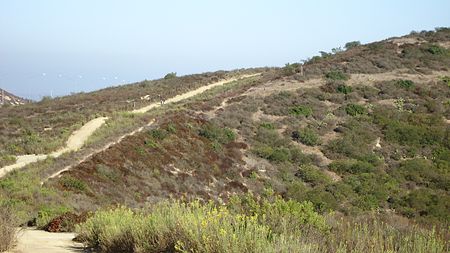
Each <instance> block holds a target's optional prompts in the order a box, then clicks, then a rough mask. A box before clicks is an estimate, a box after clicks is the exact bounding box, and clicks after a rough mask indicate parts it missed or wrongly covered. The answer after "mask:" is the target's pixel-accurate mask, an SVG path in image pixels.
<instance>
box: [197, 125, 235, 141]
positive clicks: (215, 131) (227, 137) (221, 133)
mask: <svg viewBox="0 0 450 253" xmlns="http://www.w3.org/2000/svg"><path fill="white" fill-rule="evenodd" d="M198 134H199V135H200V136H203V137H205V138H207V139H209V140H211V141H218V142H219V143H220V144H227V143H229V142H232V141H234V140H235V139H236V134H235V133H234V132H233V130H231V129H229V128H220V127H218V126H215V125H212V124H207V125H204V126H203V127H202V128H201V129H200V130H199V131H198Z"/></svg>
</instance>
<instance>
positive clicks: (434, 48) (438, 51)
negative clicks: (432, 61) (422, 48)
mask: <svg viewBox="0 0 450 253" xmlns="http://www.w3.org/2000/svg"><path fill="white" fill-rule="evenodd" d="M427 52H428V53H430V54H434V55H444V54H446V53H447V49H445V48H443V47H440V46H438V45H430V46H429V47H428V48H427Z"/></svg>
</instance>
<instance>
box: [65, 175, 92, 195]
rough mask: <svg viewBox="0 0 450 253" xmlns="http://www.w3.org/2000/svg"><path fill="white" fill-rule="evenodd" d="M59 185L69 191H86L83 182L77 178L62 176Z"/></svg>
mask: <svg viewBox="0 0 450 253" xmlns="http://www.w3.org/2000/svg"><path fill="white" fill-rule="evenodd" d="M60 183H61V185H62V186H63V187H64V188H66V189H68V190H71V191H80V192H84V191H86V190H87V188H88V187H87V185H86V183H84V182H83V181H81V180H80V179H78V178H74V177H72V176H64V177H62V178H61V179H60Z"/></svg>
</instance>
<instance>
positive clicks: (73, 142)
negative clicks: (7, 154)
mask: <svg viewBox="0 0 450 253" xmlns="http://www.w3.org/2000/svg"><path fill="white" fill-rule="evenodd" d="M107 119H108V118H106V117H99V118H95V119H93V120H91V121H89V122H88V123H86V124H84V125H83V126H82V127H81V128H80V129H78V130H76V131H75V132H73V133H72V135H71V136H70V137H69V139H68V140H67V142H66V146H65V147H64V148H61V149H59V150H57V151H55V152H52V153H50V154H39V155H38V154H32V155H22V156H17V157H16V158H17V161H16V163H15V164H12V165H8V166H5V167H3V168H0V178H2V177H4V176H5V175H6V174H8V173H9V172H11V171H13V170H16V169H20V168H22V167H24V166H26V165H28V164H30V163H34V162H38V161H41V160H45V159H47V157H50V156H51V157H58V156H60V155H62V154H64V153H66V152H70V151H76V150H78V149H80V148H81V147H82V146H83V144H84V142H85V141H86V140H87V139H88V138H89V136H91V135H92V134H93V133H94V131H95V130H97V129H98V128H99V127H101V126H102V125H103V124H104V123H105V121H106V120H107Z"/></svg>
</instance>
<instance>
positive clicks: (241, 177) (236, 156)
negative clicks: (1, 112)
mask: <svg viewBox="0 0 450 253" xmlns="http://www.w3.org/2000/svg"><path fill="white" fill-rule="evenodd" d="M449 32H450V30H449V29H439V30H438V31H437V32H420V33H416V34H413V35H410V36H409V37H407V38H408V40H402V39H403V38H393V39H389V40H386V41H382V42H376V43H371V44H368V45H360V44H359V43H351V44H349V45H346V49H348V50H345V51H343V50H342V49H341V48H339V47H337V48H336V49H335V50H333V52H332V53H326V52H324V53H323V56H321V57H319V56H318V57H315V58H313V59H310V60H307V61H305V62H304V63H303V64H301V65H300V64H295V63H294V64H287V65H286V66H284V67H283V68H279V69H265V71H264V73H263V75H262V76H260V77H255V78H250V79H248V80H240V81H236V82H234V83H233V84H230V85H227V87H218V88H217V89H214V90H211V91H209V92H206V93H204V94H202V95H201V96H198V97H196V98H192V99H190V100H189V101H185V102H183V103H180V104H178V105H170V107H169V106H167V107H164V108H160V109H158V111H157V112H153V113H154V114H152V113H147V114H143V115H139V116H137V115H130V114H127V113H125V112H114V113H111V114H108V115H109V116H110V121H108V122H107V125H106V126H105V127H102V129H100V131H98V132H97V133H96V134H95V135H94V136H93V137H92V138H91V140H90V141H89V143H88V147H87V148H90V147H91V146H92V147H93V146H95V144H96V143H99V142H102V143H103V144H105V143H107V142H108V141H113V140H114V139H108V138H109V136H111V135H115V136H117V135H119V133H120V134H125V133H127V132H130V131H132V130H134V129H136V128H138V127H139V126H143V125H145V124H147V123H148V122H149V120H150V119H153V118H156V123H155V124H154V125H152V126H150V127H144V129H143V131H142V132H139V133H136V134H135V135H132V136H128V137H125V138H124V139H123V140H122V141H121V142H120V143H119V144H116V145H113V146H111V147H109V148H108V149H106V150H103V151H102V152H100V153H96V154H95V155H93V156H92V157H90V158H88V159H86V160H85V161H84V162H82V163H80V164H79V165H76V166H75V167H73V168H72V169H71V170H69V171H67V172H65V173H63V175H62V176H61V177H59V178H54V179H51V180H49V181H46V182H45V183H44V184H43V186H42V187H41V186H40V181H41V179H43V178H45V177H46V176H48V175H49V174H51V173H52V172H54V171H56V170H57V169H60V168H63V167H65V166H66V165H67V163H70V162H69V160H71V161H73V160H75V158H80V157H83V156H82V154H88V153H89V152H88V151H85V152H86V153H82V152H84V151H83V150H81V151H79V152H76V153H73V154H66V155H65V156H63V157H61V158H58V159H47V160H45V161H42V162H40V163H37V164H36V165H34V166H29V167H27V168H25V169H23V170H21V171H16V172H13V173H11V174H9V175H8V176H7V177H5V178H4V179H2V180H1V181H0V206H1V207H4V206H8V207H10V208H12V209H13V210H14V211H15V212H16V213H17V216H18V218H19V220H20V221H21V223H24V222H26V221H27V219H32V218H37V220H36V222H37V223H38V224H39V226H44V224H45V223H47V222H49V221H50V220H51V219H52V217H54V216H60V215H61V214H64V213H67V211H69V212H82V211H89V210H96V209H99V208H100V210H101V211H99V212H97V213H95V214H94V216H93V217H91V218H90V219H89V220H88V221H87V222H86V223H85V224H83V225H80V227H79V231H80V232H81V235H82V236H81V237H80V239H83V240H84V241H85V242H86V243H87V244H88V245H90V246H94V247H98V248H99V249H101V250H103V251H106V252H108V251H109V252H114V251H120V250H123V251H125V252H133V251H139V250H141V251H152V250H159V251H169V252H170V251H172V252H173V251H189V252H191V251H195V252H207V251H211V249H212V248H215V249H216V251H215V252H235V251H239V252H241V251H246V250H247V251H249V252H252V251H253V252H256V251H260V252H283V251H287V252H302V251H306V252H448V251H449V242H448V238H449V235H448V226H449V222H448V221H449V220H450V216H449V215H450V212H449V210H450V206H449V203H450V194H449V182H450V174H449V171H450V169H449V168H450V139H449V138H450V137H449V136H450V128H449V124H448V122H449V119H450V101H449V99H448V98H449V97H450V89H449V84H448V76H449V75H450V74H449V69H448V66H450V58H449V57H448V54H447V52H448V49H446V48H445V45H447V44H448V41H450V33H449ZM405 41H406V42H405ZM419 41H420V43H419ZM300 67H303V71H304V73H303V75H301V74H300V72H301V71H300ZM355 74H358V75H355ZM213 78H214V77H210V78H207V79H208V81H212V79H213ZM201 80H204V79H201ZM175 81H176V82H175ZM178 81H180V78H179V77H175V78H173V79H167V80H166V79H164V80H160V81H158V82H162V83H165V84H167V85H168V84H169V83H171V84H173V85H175V86H176V87H179V86H177V85H178V84H181V83H179V82H178ZM158 82H156V83H158ZM172 82H174V83H172ZM202 82H203V81H202ZM186 83H190V82H186ZM198 85H200V84H198ZM156 86H158V85H156ZM156 86H155V87H156ZM195 86H197V84H195ZM145 87H147V86H145ZM152 87H153V86H152ZM158 87H160V88H161V89H159V88H158V89H159V90H158V91H160V90H162V89H163V87H165V89H167V87H168V86H164V85H161V86H158ZM141 88H143V89H144V87H141ZM153 88H154V87H153ZM123 89H124V88H123ZM183 89H185V88H183ZM186 89H187V88H186ZM133 90H134V89H133ZM81 95H82V94H80V96H81ZM135 95H136V94H135ZM68 99H69V100H70V98H68ZM42 103H44V102H42ZM45 103H50V104H51V105H54V104H52V103H53V100H52V101H45ZM102 106H103V105H102V103H100V107H101V108H103V107H102ZM37 108H40V107H39V106H38V107H37ZM113 109H114V108H113ZM9 113H11V112H9ZM45 115H47V114H45ZM74 115H75V116H76V117H78V116H79V115H78V114H74ZM36 117H37V116H36ZM50 118H51V117H50ZM23 121H24V120H23V119H20V118H11V122H10V123H11V124H17V125H21V126H22V124H24V123H23ZM14 122H15V123H14ZM76 122H78V120H75V121H73V122H72V123H70V124H76ZM8 124H9V123H8ZM68 125H69V124H68ZM68 125H67V126H68ZM67 126H66V127H67ZM8 127H9V126H7V127H6V128H8ZM6 128H2V129H0V130H2V131H3V130H5V129H6ZM8 129H9V128H8ZM31 130H33V129H31ZM31 130H30V131H28V132H27V134H26V135H25V137H24V138H23V139H21V140H20V141H21V142H23V143H29V144H31V145H30V146H31V147H34V148H33V149H38V148H41V147H40V144H42V143H44V142H45V143H47V142H46V140H47V138H46V137H42V135H41V133H37V132H36V131H34V132H33V131H31ZM5 131H9V130H5ZM67 131H68V132H70V131H69V130H67ZM65 133H66V132H64V133H63V134H65ZM111 133H113V134H111ZM41 137H42V138H41ZM13 139H14V138H13ZM16 140H17V139H16ZM48 143H51V142H48ZM9 144H11V143H9ZM9 144H5V145H7V146H9ZM0 145H1V144H0ZM49 145H50V144H49ZM52 145H53V144H52ZM10 148H13V149H16V148H17V149H21V148H23V145H22V144H20V145H17V146H10ZM45 149H46V148H44V149H43V150H45ZM0 150H3V149H0ZM5 150H7V149H5ZM16 151H17V152H12V153H11V152H9V151H8V152H4V153H2V154H1V155H2V157H3V158H2V159H3V160H4V161H5V163H6V162H8V155H9V154H14V153H23V150H22V151H18V150H16ZM30 152H31V150H30ZM4 155H6V156H4ZM63 161H65V162H63ZM248 192H252V193H253V194H254V196H251V197H248V195H247V193H248ZM269 192H270V193H274V195H277V196H278V195H279V196H282V197H274V196H273V194H269ZM168 199H170V200H168ZM180 199H181V200H180ZM195 200H197V201H195ZM117 203H119V204H121V205H125V206H126V207H124V206H123V207H122V206H121V207H119V208H116V209H107V208H105V206H111V205H115V204H117ZM144 203H147V204H148V205H149V206H147V207H143V206H144ZM131 207H132V209H130V208H131ZM142 207H143V208H142ZM119 218H121V219H119ZM219 223H220V224H219ZM233 233H234V234H235V237H233ZM236 233H238V234H236ZM148 238H151V240H148Z"/></svg>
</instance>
